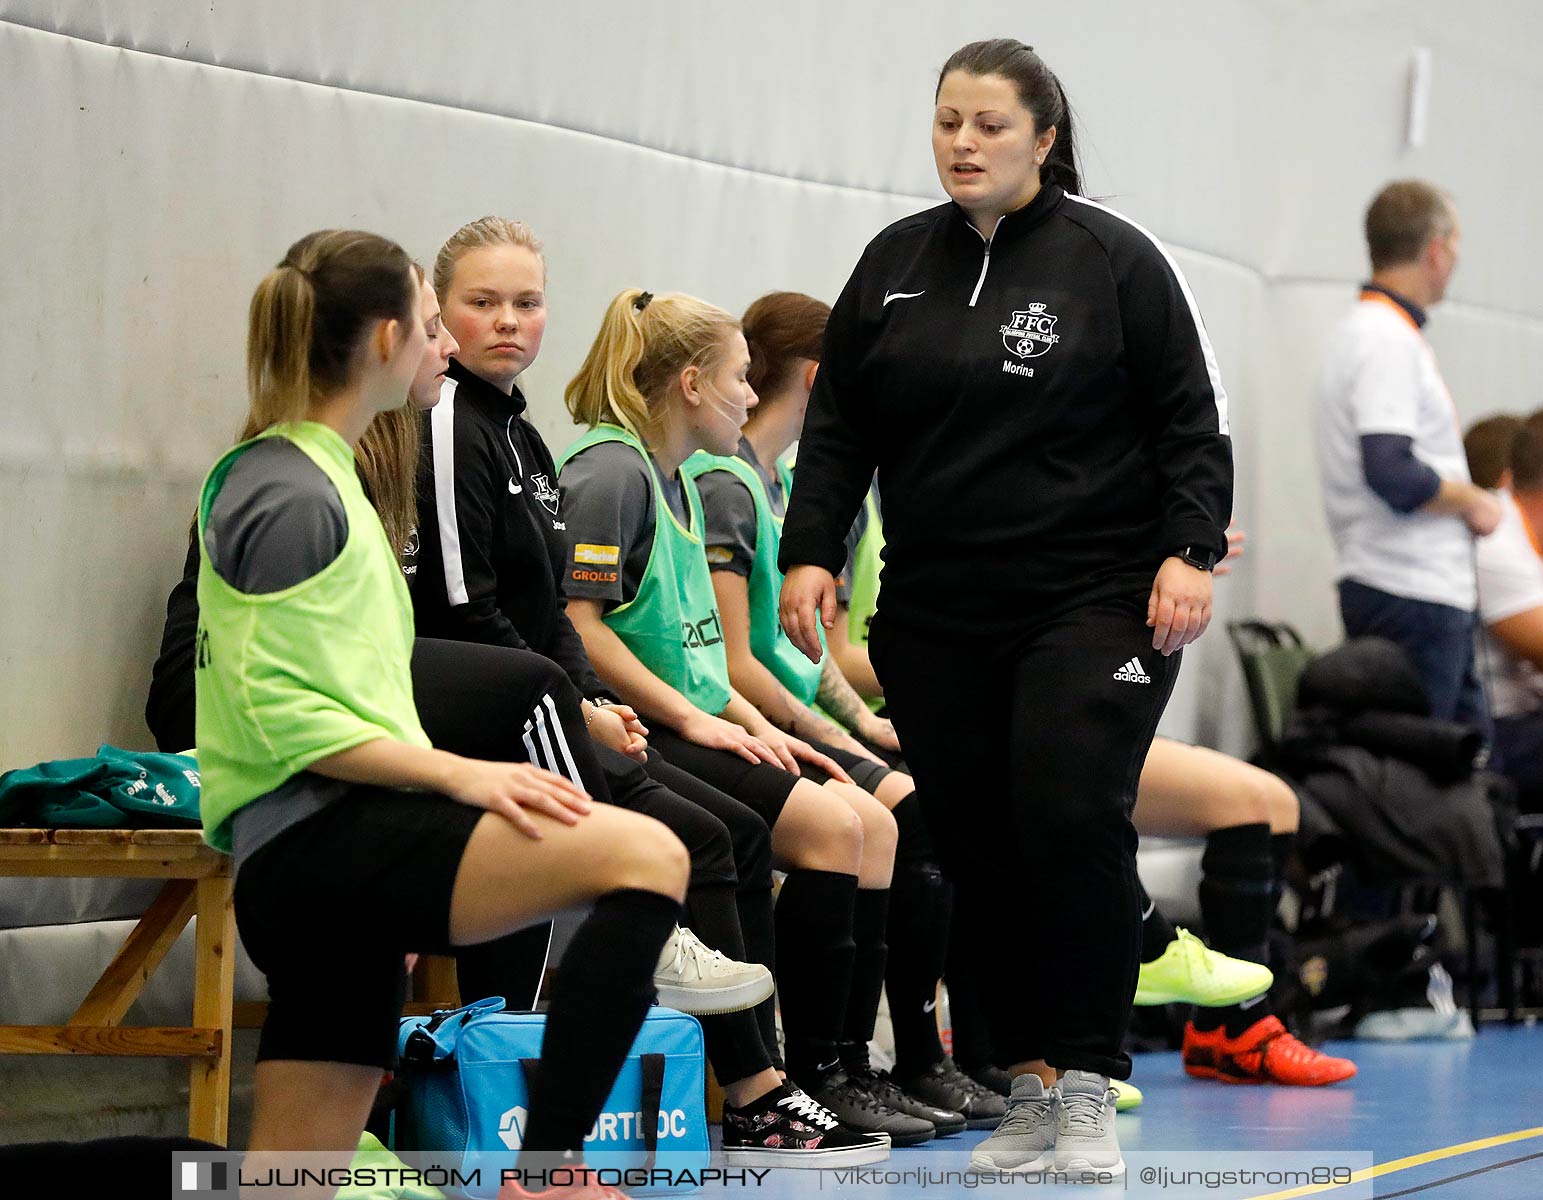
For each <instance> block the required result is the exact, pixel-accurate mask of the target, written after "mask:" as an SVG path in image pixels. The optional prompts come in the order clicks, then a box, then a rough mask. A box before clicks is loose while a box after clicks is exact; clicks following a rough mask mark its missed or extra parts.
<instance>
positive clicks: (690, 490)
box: [557, 425, 730, 716]
mask: <svg viewBox="0 0 1543 1200" xmlns="http://www.w3.org/2000/svg"><path fill="white" fill-rule="evenodd" d="M603 442H620V443H622V444H623V445H625V446H630V447H631V448H632V449H633V450H635V451H636V452H637V454H638V456H639V457H640V458H642V460H643V469H644V470H645V471H647V472H648V478H649V480H650V482H651V483H652V484H653V489H654V544H653V547H652V549H651V550H650V551H649V555H648V568H647V569H646V570H645V571H644V572H643V578H642V581H641V582H640V583H639V584H638V591H637V595H635V596H634V597H633V598H632V599H631V600H629V601H627V602H626V603H625V604H618V605H617V606H616V607H615V608H613V609H611V611H610V612H608V613H606V614H605V617H604V620H605V623H606V624H607V625H609V626H610V627H611V628H612V629H613V630H615V632H616V636H617V637H619V638H621V640H622V641H623V642H624V643H626V646H627V649H629V650H631V651H632V653H633V654H635V655H637V657H638V661H639V662H641V663H642V664H643V665H644V666H645V667H647V668H648V669H649V670H650V671H652V672H653V673H654V674H655V675H657V676H658V677H659V678H660V679H662V680H664V681H665V682H666V683H668V684H669V685H670V686H671V687H673V688H675V689H677V690H678V691H679V692H680V693H681V695H683V696H685V697H686V699H688V700H690V701H691V703H693V704H695V705H696V706H697V707H698V708H700V709H701V710H702V711H703V712H708V713H712V714H713V715H714V716H717V715H718V714H719V713H721V712H722V711H723V709H724V706H725V705H727V704H728V702H729V695H730V692H729V660H728V657H727V655H726V654H725V652H724V649H723V626H722V623H721V622H720V621H719V619H718V600H717V597H716V596H715V595H714V593H713V580H712V574H711V572H710V571H709V570H708V568H707V554H706V552H705V551H704V550H703V549H702V539H701V538H700V537H698V536H697V535H696V534H695V533H693V532H692V531H691V530H690V529H685V528H683V527H682V526H681V523H680V522H679V521H677V520H676V519H675V514H674V513H673V512H671V511H670V505H669V501H667V500H666V499H665V497H664V487H663V485H662V484H661V483H660V480H659V476H658V473H657V472H656V471H655V469H654V463H653V459H651V458H650V457H649V456H648V451H647V449H645V448H644V446H643V443H642V442H640V441H639V440H638V439H637V438H636V437H634V436H633V435H632V434H631V433H629V432H628V431H627V430H625V429H623V428H622V427H621V426H620V425H597V426H595V427H594V428H593V429H591V430H590V431H589V432H588V433H586V434H584V435H583V436H582V437H580V438H579V440H578V441H576V442H574V443H573V445H571V446H569V447H568V448H567V449H566V450H564V451H563V452H562V454H561V455H560V456H559V458H558V460H557V468H558V472H559V474H560V473H561V471H562V468H563V467H565V466H566V465H567V464H568V463H569V462H570V461H572V460H573V458H574V456H576V455H578V454H581V453H583V452H584V451H585V450H588V449H589V448H590V447H591V446H598V445H600V444H601V443H603ZM682 484H683V490H684V491H685V493H686V503H687V504H689V505H690V508H691V521H692V525H693V527H694V528H696V529H701V528H702V499H701V497H700V496H699V495H698V494H697V490H696V484H694V483H693V482H692V481H691V480H690V479H689V478H687V477H685V476H684V475H682Z"/></svg>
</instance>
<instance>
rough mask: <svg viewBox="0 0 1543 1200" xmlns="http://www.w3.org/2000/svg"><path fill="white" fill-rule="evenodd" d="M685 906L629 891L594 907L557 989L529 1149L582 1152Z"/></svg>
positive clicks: (533, 1088)
mask: <svg viewBox="0 0 1543 1200" xmlns="http://www.w3.org/2000/svg"><path fill="white" fill-rule="evenodd" d="M680 915H681V913H680V905H679V904H677V903H676V902H675V901H674V900H672V899H671V898H670V897H669V896H663V895H660V894H659V893H658V892H649V891H643V890H641V889H638V888H626V889H623V890H621V891H615V892H608V893H606V894H605V895H604V896H601V897H600V899H598V900H596V901H595V906H594V908H592V909H591V910H590V913H589V916H588V917H586V918H585V920H584V923H583V924H582V925H580V926H579V927H578V929H577V930H575V932H574V934H573V940H572V941H570V942H569V943H568V949H567V950H566V951H565V952H564V954H563V961H562V967H561V969H560V970H559V971H558V972H557V978H556V980H555V982H554V983H553V985H552V1004H551V1008H550V1010H549V1011H548V1013H547V1019H546V1032H545V1035H544V1037H543V1039H542V1042H541V1069H540V1070H538V1071H537V1073H536V1078H535V1079H534V1080H533V1081H532V1082H531V1085H530V1119H529V1121H528V1122H527V1123H526V1128H525V1143H524V1145H525V1149H527V1150H532V1151H535V1152H538V1153H541V1152H548V1153H550V1152H554V1151H556V1152H563V1151H567V1152H573V1153H578V1152H581V1151H582V1150H583V1147H584V1135H585V1134H587V1133H588V1132H589V1131H590V1129H592V1128H593V1127H594V1124H595V1119H596V1118H597V1117H598V1116H599V1115H600V1110H601V1108H602V1107H604V1105H605V1098H606V1096H607V1095H608V1094H609V1093H610V1090H611V1086H612V1084H613V1083H615V1081H616V1073H617V1071H618V1070H620V1069H621V1065H622V1063H623V1062H625V1061H626V1059H627V1051H628V1050H630V1049H631V1048H632V1043H633V1040H634V1039H635V1038H636V1037H637V1033H638V1028H639V1026H641V1025H642V1023H643V1018H644V1017H645V1016H646V1015H647V1014H648V1009H649V1006H650V1005H651V1004H653V1002H654V967H655V966H656V965H657V964H658V962H659V951H660V950H661V949H662V948H663V946H664V943H665V940H666V939H667V938H668V937H669V936H670V930H671V929H672V928H674V926H675V923H676V922H677V921H678V920H680Z"/></svg>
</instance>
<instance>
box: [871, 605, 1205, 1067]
mask: <svg viewBox="0 0 1543 1200" xmlns="http://www.w3.org/2000/svg"><path fill="white" fill-rule="evenodd" d="M1145 599H1146V598H1145V596H1142V597H1140V598H1139V599H1134V598H1133V599H1131V600H1128V601H1125V602H1105V603H1099V604H1089V605H1087V606H1085V607H1082V608H1080V609H1077V610H1075V611H1073V612H1071V613H1068V614H1066V615H1063V616H1060V617H1057V618H1054V619H1051V620H1048V621H1044V622H1041V623H1038V624H1036V625H1033V626H1031V627H1029V628H1026V629H1025V630H1023V631H1022V632H1021V633H1020V634H1019V635H1018V636H1016V637H1013V638H1008V639H999V640H995V641H984V640H983V641H979V642H972V641H966V640H964V639H960V638H942V637H933V636H928V635H924V634H919V633H916V632H913V631H910V630H906V629H904V628H901V627H899V626H897V625H894V624H893V623H891V622H888V621H885V620H884V619H883V618H882V615H881V617H880V619H878V620H876V621H875V622H874V626H873V635H872V639H871V641H870V651H871V653H872V655H873V662H874V666H875V669H876V670H877V671H878V673H879V677H880V678H881V679H882V680H883V683H884V694H885V696H886V698H887V699H888V702H889V711H890V715H891V717H892V718H893V719H894V722H895V726H896V729H897V730H898V732H899V734H900V739H901V742H902V744H903V745H904V746H905V752H906V760H907V762H908V763H909V764H910V766H911V770H912V774H913V775H914V776H915V778H916V782H917V789H918V792H919V794H920V795H921V796H922V798H923V806H924V808H925V810H926V813H927V820H928V825H929V828H930V830H931V833H932V838H933V841H934V843H935V844H936V846H937V850H938V854H939V858H940V860H941V862H942V864H943V867H944V870H945V871H946V872H947V873H948V875H949V877H950V879H951V880H952V882H953V884H954V903H955V907H956V910H957V913H958V919H957V920H955V922H954V926H953V928H954V931H955V934H956V935H957V936H959V937H960V938H962V939H964V944H962V945H960V946H959V947H957V952H958V953H960V954H965V955H969V956H970V957H971V958H972V959H973V961H975V962H977V963H990V964H991V968H990V976H991V982H990V985H989V987H987V988H986V989H985V990H984V993H983V995H982V1000H983V1003H984V1006H985V1009H986V1019H987V1021H988V1023H989V1026H990V1031H991V1038H992V1042H993V1044H994V1046H995V1049H996V1054H997V1061H998V1062H999V1063H1002V1064H1004V1065H1005V1064H1013V1063H1019V1062H1027V1061H1031V1060H1034V1059H1041V1058H1042V1059H1045V1060H1046V1061H1047V1062H1049V1063H1050V1064H1051V1065H1052V1066H1056V1067H1060V1068H1062V1069H1074V1068H1075V1069H1082V1070H1089V1071H1095V1072H1097V1073H1099V1074H1103V1075H1110V1076H1113V1077H1115V1078H1118V1079H1125V1078H1128V1077H1129V1076H1130V1066H1131V1064H1130V1058H1129V1056H1128V1055H1126V1054H1125V1053H1124V1051H1123V1050H1122V1049H1121V1042H1122V1041H1123V1039H1124V1034H1125V1027H1126V1024H1127V1023H1128V1021H1129V1019H1130V1008H1131V1000H1132V998H1133V997H1134V995H1135V989H1136V974H1137V970H1138V969H1139V966H1140V938H1141V911H1140V900H1139V895H1140V884H1139V881H1138V879H1137V876H1136V840H1137V839H1136V829H1135V826H1134V825H1133V824H1132V823H1131V819H1130V814H1131V810H1132V809H1133V808H1134V807H1135V802H1136V788H1137V784H1138V782H1139V780H1140V777H1141V768H1142V764H1143V763H1144V762H1145V761H1146V755H1147V751H1148V749H1149V748H1150V747H1151V744H1152V736H1153V734H1154V732H1155V731H1156V728H1157V722H1158V719H1159V717H1161V715H1162V711H1163V708H1164V706H1165V705H1166V704H1167V701H1168V696H1169V694H1170V693H1171V692H1172V689H1173V683H1174V679H1175V678H1176V676H1177V674H1178V668H1179V659H1180V655H1178V654H1174V655H1172V656H1171V657H1166V658H1165V657H1164V656H1162V655H1161V654H1158V653H1157V652H1156V651H1154V650H1153V649H1152V634H1151V631H1150V630H1149V629H1147V627H1146V625H1145V620H1146V605H1145ZM1138 668H1139V669H1138ZM1046 964H1052V966H1051V968H1050V969H1051V970H1052V974H1053V978H1052V979H1048V980H1047V976H1046V974H1045V972H1046V969H1047V967H1046Z"/></svg>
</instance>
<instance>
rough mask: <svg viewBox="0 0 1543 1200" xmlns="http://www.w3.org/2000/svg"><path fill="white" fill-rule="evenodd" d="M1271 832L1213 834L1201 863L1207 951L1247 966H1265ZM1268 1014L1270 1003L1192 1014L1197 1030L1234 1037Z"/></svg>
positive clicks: (1258, 826)
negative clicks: (1224, 1030) (1222, 1030)
mask: <svg viewBox="0 0 1543 1200" xmlns="http://www.w3.org/2000/svg"><path fill="white" fill-rule="evenodd" d="M1271 843H1272V839H1271V837H1270V827H1269V826H1268V825H1266V824H1265V823H1263V822H1257V823H1255V824H1252V825H1233V826H1230V827H1229V828H1227V829H1214V830H1212V831H1211V833H1210V834H1209V835H1208V836H1207V837H1206V846H1205V854H1204V855H1203V856H1202V857H1201V859H1200V870H1201V872H1202V877H1201V880H1200V913H1201V917H1202V919H1203V920H1204V921H1205V932H1206V941H1207V942H1208V943H1209V945H1210V947H1211V949H1213V950H1216V951H1218V952H1219V953H1221V954H1226V955H1228V956H1230V957H1232V958H1241V959H1246V960H1247V961H1249V962H1256V963H1264V962H1266V961H1268V942H1269V937H1270V920H1271V918H1272V917H1273V916H1274V913H1275V898H1276V893H1275V887H1274V879H1275V863H1274V860H1273V857H1272V853H1271V852H1272V850H1273V846H1272V844H1271ZM1269 1012H1270V1008H1269V1000H1268V998H1265V999H1263V1000H1261V999H1257V998H1256V999H1254V1000H1250V1001H1248V1002H1247V1004H1246V1006H1245V1005H1238V1004H1232V1005H1228V1006H1227V1007H1225V1008H1210V1009H1205V1008H1200V1009H1196V1010H1195V1017H1194V1021H1195V1028H1196V1029H1199V1030H1202V1031H1205V1030H1210V1029H1215V1028H1217V1027H1218V1026H1221V1025H1225V1026H1226V1027H1227V1036H1229V1037H1236V1036H1238V1034H1240V1033H1242V1032H1243V1031H1244V1030H1245V1029H1247V1028H1248V1027H1249V1026H1250V1025H1252V1024H1253V1023H1254V1022H1255V1021H1257V1020H1259V1019H1260V1018H1261V1017H1265V1016H1268V1015H1269Z"/></svg>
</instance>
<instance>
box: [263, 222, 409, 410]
mask: <svg viewBox="0 0 1543 1200" xmlns="http://www.w3.org/2000/svg"><path fill="white" fill-rule="evenodd" d="M418 287H419V283H418V280H417V279H416V278H415V277H414V275H413V261H412V259H411V258H409V257H408V256H407V251H405V250H403V249H402V248H401V247H400V246H398V245H397V244H396V243H395V242H392V241H388V240H387V239H386V238H383V237H381V236H379V235H378V234H374V233H363V232H360V231H358V230H352V229H324V230H321V231H319V232H317V233H310V234H307V235H306V236H305V237H303V238H301V239H300V240H299V241H298V242H296V243H295V244H294V245H293V246H291V247H290V248H289V252H288V253H287V254H285V255H284V258H283V260H282V261H281V262H280V263H279V265H278V266H277V267H275V268H274V269H273V270H272V271H269V272H268V274H267V276H266V277H264V279H263V281H262V282H261V283H260V284H258V285H257V290H256V291H255V292H254V293H252V304H251V308H250V310H249V311H248V314H247V343H246V376H247V389H248V394H249V398H250V401H251V413H250V415H249V418H248V421H249V424H254V425H256V426H257V427H258V428H259V429H266V428H267V427H268V426H269V425H276V424H278V423H280V422H283V421H298V420H300V419H302V418H303V417H304V416H305V414H306V410H307V409H308V408H309V407H310V405H311V402H312V401H313V400H315V399H316V398H317V397H318V396H322V395H326V394H328V393H330V392H334V391H337V390H338V389H340V388H342V387H344V386H345V385H346V384H347V383H348V380H349V374H350V372H351V371H352V369H353V361H354V351H355V350H356V349H358V346H359V341H360V339H361V338H362V337H363V336H364V334H365V332H366V331H367V330H368V328H369V326H370V325H371V323H372V322H374V321H401V322H403V323H404V324H406V323H407V322H408V321H416V320H417V319H418V316H417V314H418ZM403 399H404V400H405V399H406V397H403Z"/></svg>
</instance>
